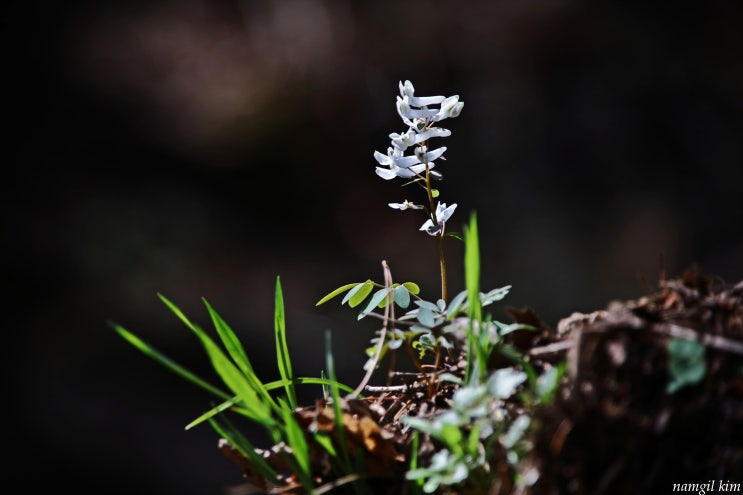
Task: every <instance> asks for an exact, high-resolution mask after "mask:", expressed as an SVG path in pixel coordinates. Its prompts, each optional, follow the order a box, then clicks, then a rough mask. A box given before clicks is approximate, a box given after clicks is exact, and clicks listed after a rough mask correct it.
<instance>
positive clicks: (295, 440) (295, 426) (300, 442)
mask: <svg viewBox="0 0 743 495" xmlns="http://www.w3.org/2000/svg"><path fill="white" fill-rule="evenodd" d="M279 405H280V406H281V416H282V418H281V419H282V421H283V423H284V431H285V432H286V443H287V444H288V445H289V447H291V449H292V454H293V455H294V459H295V460H296V461H297V465H298V466H299V469H300V472H299V473H297V474H298V475H299V476H300V478H303V479H304V480H308V483H305V482H303V483H302V484H304V485H305V486H306V485H307V484H308V485H309V486H310V487H312V486H313V484H312V481H310V480H311V479H312V474H311V472H310V449H309V446H308V445H307V439H306V438H305V437H304V431H303V430H302V428H300V426H299V423H297V420H296V418H295V417H294V414H293V412H292V411H293V410H294V408H293V407H292V406H290V405H288V404H287V403H286V402H285V401H284V400H283V399H281V398H280V397H279Z"/></svg>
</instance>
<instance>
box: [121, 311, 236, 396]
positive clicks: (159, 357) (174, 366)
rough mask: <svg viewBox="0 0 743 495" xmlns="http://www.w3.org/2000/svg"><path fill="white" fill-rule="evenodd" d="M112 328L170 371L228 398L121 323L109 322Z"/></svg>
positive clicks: (208, 390)
mask: <svg viewBox="0 0 743 495" xmlns="http://www.w3.org/2000/svg"><path fill="white" fill-rule="evenodd" d="M111 325H112V326H113V328H114V330H116V331H117V332H118V333H119V335H121V336H122V337H123V338H124V339H125V340H126V341H127V342H129V343H130V344H132V345H133V346H134V347H136V348H137V349H139V350H140V351H142V352H143V353H144V354H146V355H147V356H149V357H150V358H152V359H154V360H155V361H157V362H158V363H160V364H162V365H163V366H165V367H166V368H168V369H169V370H171V371H172V372H174V373H175V374H176V375H178V376H180V377H182V378H185V379H186V380H188V381H189V382H191V383H194V384H195V385H197V386H199V387H201V388H203V389H204V390H206V391H207V392H210V393H212V394H214V395H216V396H217V397H220V398H222V399H225V400H229V399H230V395H229V394H227V393H226V392H223V391H222V390H220V389H218V388H217V387H215V386H214V385H212V384H210V383H209V382H207V381H205V380H203V379H201V378H199V377H198V376H196V375H194V374H193V373H191V372H190V371H188V370H187V369H186V368H184V367H183V366H181V365H179V364H178V363H176V362H175V361H173V360H172V359H170V358H169V357H167V356H165V355H164V354H162V353H160V352H159V351H158V350H157V349H155V348H154V347H152V346H151V345H149V344H148V343H146V342H145V341H143V340H142V339H140V338H139V337H137V336H136V335H134V334H133V333H131V332H130V331H129V330H127V329H125V328H124V327H122V326H121V325H117V324H115V323H111Z"/></svg>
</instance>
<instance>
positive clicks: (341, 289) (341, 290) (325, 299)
mask: <svg viewBox="0 0 743 495" xmlns="http://www.w3.org/2000/svg"><path fill="white" fill-rule="evenodd" d="M356 285H358V282H354V283H352V284H346V285H342V286H340V287H338V288H337V289H335V290H334V291H332V292H331V293H330V294H328V295H326V296H325V297H323V298H322V299H320V300H319V301H317V302H316V303H315V306H319V305H321V304H324V303H326V302H328V301H330V300H331V299H333V298H334V297H335V296H337V295H339V294H342V293H344V292H346V291H347V290H349V289H350V288H351V287H354V286H356Z"/></svg>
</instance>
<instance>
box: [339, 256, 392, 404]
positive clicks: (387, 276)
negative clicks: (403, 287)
mask: <svg viewBox="0 0 743 495" xmlns="http://www.w3.org/2000/svg"><path fill="white" fill-rule="evenodd" d="M382 270H384V286H385V288H386V289H388V290H389V289H390V287H392V273H391V272H390V267H389V266H388V265H387V261H385V260H382ZM394 318H395V307H394V304H393V301H392V292H388V293H387V304H386V305H385V307H384V320H383V321H382V331H381V333H380V334H379V344H377V350H376V351H375V352H374V357H373V358H372V360H371V361H369V367H368V368H367V370H366V374H365V375H364V378H363V379H362V380H361V383H359V386H358V387H356V389H355V390H354V391H353V392H351V394H349V395H348V398H354V397H358V395H359V394H360V393H361V391H362V390H364V387H366V385H367V384H368V383H369V380H370V379H371V376H372V374H373V373H374V370H376V369H377V365H378V364H379V356H381V355H382V349H383V348H384V341H385V339H386V338H387V325H388V324H389V321H390V319H394Z"/></svg>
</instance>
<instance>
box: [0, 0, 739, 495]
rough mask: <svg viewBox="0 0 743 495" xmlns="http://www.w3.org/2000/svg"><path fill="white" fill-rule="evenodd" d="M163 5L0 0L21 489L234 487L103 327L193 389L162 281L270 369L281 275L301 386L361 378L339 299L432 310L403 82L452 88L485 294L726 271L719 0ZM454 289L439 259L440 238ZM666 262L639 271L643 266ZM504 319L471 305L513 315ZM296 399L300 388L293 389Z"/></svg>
mask: <svg viewBox="0 0 743 495" xmlns="http://www.w3.org/2000/svg"><path fill="white" fill-rule="evenodd" d="M684 5H686V4H678V3H674V4H664V3H662V2H650V3H648V2H619V1H598V2H578V1H574V0H532V1H526V2H524V1H517V0H504V1H486V0H474V1H469V2H452V1H422V0H406V1H397V2H394V1H387V0H376V1H350V0H345V1H344V0H338V1H330V0H326V1H323V0H284V1H276V2H271V1H265V0H263V1H260V0H255V1H250V0H244V1H239V0H218V1H207V0H179V1H163V0H158V1H127V2H124V1H121V2H111V1H106V2H84V1H72V2H57V3H48V4H43V3H39V2H11V3H9V4H6V6H5V7H3V11H4V16H3V17H4V22H3V53H4V56H3V65H4V67H5V69H4V71H3V72H4V76H3V79H4V87H5V91H4V96H5V98H4V104H3V107H4V110H3V112H2V115H3V120H4V121H5V126H4V128H5V131H4V132H3V135H4V137H5V144H4V158H3V162H4V165H5V166H4V167H3V170H4V177H5V179H3V180H2V181H1V183H2V184H3V186H4V187H3V189H5V192H4V194H3V197H2V199H3V204H4V208H3V219H4V221H3V265H4V268H3V270H4V277H3V278H4V281H5V284H4V285H5V287H4V289H5V291H4V292H5V294H6V296H5V297H4V301H5V303H4V311H3V313H4V319H5V325H4V326H3V330H4V334H5V336H6V337H5V339H4V345H3V348H4V349H5V358H4V360H3V368H4V374H5V376H4V381H5V385H6V389H7V390H6V393H5V394H4V397H5V400H4V406H3V408H4V409H5V413H6V414H5V417H6V418H10V419H6V423H5V430H6V432H7V433H6V441H5V450H6V451H7V452H8V453H9V454H10V458H11V465H10V468H6V470H5V471H6V475H5V479H6V480H8V484H9V485H10V483H11V482H12V481H18V482H21V483H22V484H20V485H17V486H20V487H24V486H25V487H27V490H23V489H22V488H19V489H18V490H16V491H21V492H23V491H28V492H31V491H33V492H34V493H36V492H40V491H49V492H52V491H54V492H57V491H59V490H61V489H62V488H68V489H72V490H74V491H75V492H76V493H110V494H115V493H142V494H144V493H158V494H171V493H172V494H179V495H221V494H223V493H225V490H226V488H227V487H229V486H233V485H236V484H239V483H240V475H239V473H238V472H237V470H236V468H234V467H233V466H232V465H231V464H230V463H229V462H228V461H227V460H226V459H225V458H223V457H222V454H221V453H220V452H219V451H218V450H217V448H216V443H217V442H216V436H215V434H214V433H213V432H212V430H211V429H209V427H208V426H203V427H198V428H196V429H194V430H192V431H187V432H186V431H184V426H185V425H186V424H187V423H188V422H189V421H191V420H192V419H194V418H195V417H196V416H198V415H199V414H201V413H202V412H203V411H205V410H206V409H208V408H209V407H210V403H211V399H212V398H211V397H210V396H207V395H206V394H205V393H202V392H201V391H200V390H197V389H196V388H195V387H193V386H192V385H190V384H188V383H186V382H184V381H183V380H181V379H180V378H178V377H176V376H174V375H172V374H171V373H170V372H169V371H167V370H165V369H164V368H162V367H160V366H159V365H158V364H156V363H154V362H153V361H150V360H149V359H148V358H147V357H145V356H144V355H142V354H141V353H139V351H137V350H135V349H134V348H133V347H131V346H130V345H129V344H127V343H125V342H124V341H123V340H122V339H121V338H120V337H119V336H118V335H116V334H115V333H114V331H113V330H112V329H111V327H110V326H108V323H107V322H108V321H115V322H117V323H119V324H122V325H123V326H125V327H126V328H128V329H129V330H131V331H133V332H135V333H137V334H139V335H140V336H141V337H142V338H144V339H145V340H147V341H148V342H150V343H151V344H153V345H155V346H156V347H158V348H159V349H160V350H161V351H163V352H165V353H166V354H168V355H169V356H171V357H173V358H174V359H176V360H177V361H179V362H181V363H182V364H184V365H186V366H187V367H189V368H190V369H192V370H193V371H195V372H197V373H199V374H202V375H203V376H205V377H209V378H211V377H212V376H213V375H211V374H210V367H209V365H208V363H207V361H206V358H205V355H204V353H203V351H202V349H201V348H200V346H199V344H198V342H197V341H196V338H195V337H194V336H193V335H192V334H190V333H189V331H188V330H187V329H186V328H185V327H184V326H183V325H181V324H180V322H178V321H177V319H176V318H175V317H174V316H173V315H172V314H171V313H170V312H169V311H168V310H167V308H165V306H164V305H163V304H162V303H161V302H160V301H159V300H158V298H157V293H162V294H163V295H165V296H166V297H168V298H169V299H170V300H172V301H173V302H175V303H176V304H178V305H179V306H180V307H181V308H182V309H183V311H184V312H185V313H186V314H187V315H189V316H190V317H192V319H194V320H195V321H197V322H199V323H201V324H202V325H203V326H205V327H207V328H208V327H209V325H208V317H207V314H206V311H205V309H204V306H203V303H202V301H201V298H202V297H204V298H206V299H207V300H208V301H209V303H210V304H211V305H212V306H214V307H215V308H216V309H217V311H218V312H220V314H221V315H222V316H223V317H224V318H225V319H226V320H227V321H228V322H229V323H230V324H231V325H232V327H233V328H234V329H235V330H236V331H237V332H238V333H239V335H240V336H241V338H242V339H243V341H244V342H245V345H246V347H247V349H248V353H249V354H250V355H251V356H252V357H253V359H254V361H255V363H254V364H255V366H256V368H258V369H259V370H260V373H262V374H263V375H264V376H265V377H266V379H274V378H276V377H277V376H278V372H277V371H276V369H275V360H274V351H273V341H272V332H273V319H272V318H273V298H274V289H275V284H276V279H277V277H280V280H281V284H282V287H283V290H284V298H285V303H286V306H287V325H288V332H289V340H290V342H289V345H290V350H291V351H292V354H293V358H294V361H295V368H296V370H297V371H298V373H300V374H303V375H309V376H318V375H319V373H320V370H321V369H322V368H323V367H324V359H325V358H324V349H325V348H324V343H323V335H324V332H325V330H326V329H330V330H331V331H332V335H333V347H334V350H335V355H336V361H337V363H338V367H339V373H340V375H341V378H342V379H344V380H345V381H348V382H349V383H357V382H358V380H359V379H360V377H361V375H362V372H361V365H362V364H363V361H364V359H365V357H364V354H363V352H364V349H365V347H366V345H367V343H368V339H369V338H370V336H371V335H372V333H373V331H374V330H375V329H376V327H375V323H374V322H370V321H367V320H362V321H361V322H357V321H356V317H355V311H350V310H348V309H347V308H346V307H341V306H340V304H339V301H334V302H332V303H329V304H327V305H324V306H321V307H319V308H318V307H315V302H316V301H317V300H319V299H320V298H321V297H322V296H323V295H325V294H326V293H327V292H329V291H330V290H332V289H334V288H335V287H338V286H340V285H342V284H345V283H348V282H352V281H361V280H365V279H366V278H374V279H376V280H379V281H381V280H382V269H381V264H380V263H381V261H382V260H387V261H388V262H389V264H390V266H391V269H392V272H393V275H394V276H395V277H396V279H397V280H401V281H404V280H413V281H417V282H419V283H420V284H421V286H422V287H423V295H424V296H425V297H427V298H435V297H437V295H438V290H439V285H438V265H437V257H436V256H437V255H436V247H435V243H434V242H433V241H432V239H431V238H429V237H428V236H426V235H425V234H423V233H421V232H419V231H418V230H417V229H418V226H419V225H420V224H421V223H422V221H423V220H422V218H421V217H420V216H418V215H417V214H416V213H415V212H402V213H400V212H396V211H393V210H391V209H389V208H388V207H387V206H386V204H387V203H388V202H391V201H401V200H402V199H405V198H407V199H411V200H415V199H418V198H416V194H417V191H416V190H415V189H410V190H408V189H404V188H402V182H397V181H390V182H385V181H382V180H381V179H379V178H378V177H377V176H376V175H375V174H374V166H375V165H376V162H375V161H374V159H373V157H372V153H373V151H374V150H380V151H383V152H384V151H385V150H386V147H387V146H388V144H389V140H388V137H387V135H388V134H389V133H390V132H400V131H402V130H404V127H403V125H402V124H401V122H400V121H399V118H398V116H397V114H396V111H395V105H394V102H395V96H396V93H397V83H398V81H399V80H405V79H410V80H411V81H413V83H414V84H415V86H416V89H417V92H418V94H420V95H430V94H444V95H451V94H459V95H460V98H461V99H462V101H464V102H465V106H464V111H463V112H462V115H461V116H460V117H459V118H458V119H454V120H449V121H446V125H445V127H448V128H449V129H451V130H452V136H451V137H449V138H447V139H446V140H445V142H443V140H442V142H441V144H445V145H446V146H448V148H449V150H448V151H447V159H448V160H447V161H446V162H440V167H441V168H440V170H441V172H443V173H444V177H445V180H444V182H443V183H442V184H441V191H442V200H443V201H445V202H448V203H453V202H456V203H458V205H459V207H458V210H457V212H456V214H455V216H454V217H453V218H452V220H451V221H450V223H449V230H460V228H461V225H462V224H463V223H464V222H465V221H466V220H467V219H468V217H469V213H470V212H472V211H476V212H477V215H478V218H479V223H480V232H481V250H482V255H483V260H482V263H483V276H482V281H483V288H484V289H490V288H495V287H499V286H501V285H506V284H511V285H513V289H512V292H511V294H510V295H509V296H508V298H507V299H506V301H504V303H505V304H507V305H511V306H515V307H524V306H529V307H531V308H533V309H534V310H535V311H536V312H537V314H538V315H539V316H540V317H541V318H542V319H543V320H544V321H545V322H546V323H548V324H550V325H555V324H556V323H557V321H558V320H559V318H562V317H564V316H567V315H569V314H570V313H572V312H573V311H586V312H588V311H592V310H595V309H600V308H603V307H605V306H606V304H607V303H608V302H609V301H610V300H612V299H631V298H636V297H639V296H641V295H644V294H646V293H647V292H648V291H649V290H652V289H653V288H655V287H657V281H658V277H659V274H660V272H661V270H660V268H661V266H665V270H666V272H667V274H668V276H669V277H673V276H675V275H678V274H679V273H680V272H681V270H683V269H684V268H686V267H688V266H691V265H693V264H696V265H698V266H699V267H701V269H702V270H703V271H705V272H707V273H711V274H714V275H717V276H719V277H720V278H722V279H724V280H727V281H728V282H733V281H738V280H740V279H741V278H743V201H741V186H742V185H743V58H742V57H741V55H742V53H743V30H741V29H740V26H741V25H742V22H743V4H741V3H739V2H722V1H712V2H704V3H698V2H697V3H695V2H691V3H689V4H688V5H687V6H684ZM447 249H448V254H449V266H450V291H458V290H459V289H461V287H462V275H461V249H460V246H458V245H457V243H456V242H454V241H452V242H450V243H449V244H448V245H447ZM661 260H662V261H661ZM503 309H504V308H503V306H498V307H494V310H493V311H494V312H495V317H496V318H498V319H504V320H507V318H508V317H507V316H506V315H505V313H504V312H503ZM305 393H306V394H307V399H308V400H312V398H314V397H315V396H316V394H317V393H319V391H317V390H309V391H306V392H305Z"/></svg>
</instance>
